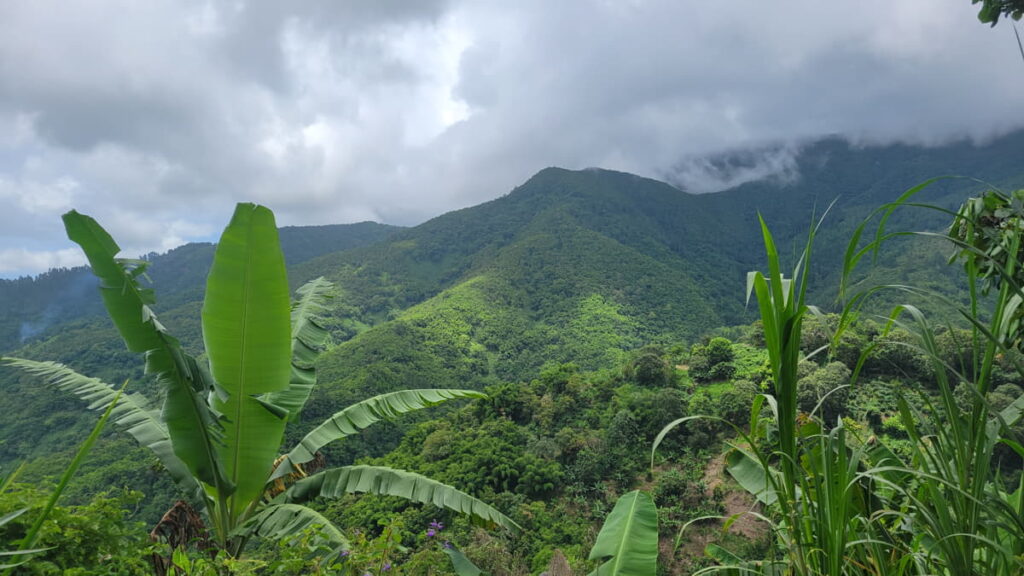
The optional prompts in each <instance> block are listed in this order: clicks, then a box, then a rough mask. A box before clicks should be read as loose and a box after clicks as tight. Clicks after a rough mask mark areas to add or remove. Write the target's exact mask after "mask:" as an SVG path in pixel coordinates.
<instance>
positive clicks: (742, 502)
mask: <svg viewBox="0 0 1024 576" xmlns="http://www.w3.org/2000/svg"><path fill="white" fill-rule="evenodd" d="M725 480H726V478H725V454H720V455H718V456H716V457H715V458H714V459H712V460H711V462H709V463H708V467H707V469H706V470H705V471H704V484H705V485H706V486H707V487H708V489H707V496H708V498H711V497H712V496H713V495H714V493H715V488H717V487H719V486H721V485H722V484H724V483H725ZM722 504H723V505H724V506H725V512H724V513H723V516H725V517H726V518H728V517H730V516H733V515H735V514H742V516H739V517H738V518H736V520H735V521H734V522H733V523H732V526H729V532H733V533H735V534H741V535H743V536H745V537H747V538H749V539H751V540H756V539H757V538H759V537H761V536H762V535H763V534H764V533H765V531H766V530H767V526H765V524H764V522H762V521H761V520H758V519H757V518H756V517H755V516H753V515H752V514H745V512H759V511H760V510H761V506H760V505H759V504H758V503H757V501H756V500H755V499H754V497H753V496H751V495H750V494H748V493H747V492H746V491H744V490H741V489H736V490H729V491H728V492H726V494H725V499H724V501H723V502H722ZM721 524H722V522H719V526H721Z"/></svg>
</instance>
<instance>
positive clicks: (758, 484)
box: [726, 449, 778, 506]
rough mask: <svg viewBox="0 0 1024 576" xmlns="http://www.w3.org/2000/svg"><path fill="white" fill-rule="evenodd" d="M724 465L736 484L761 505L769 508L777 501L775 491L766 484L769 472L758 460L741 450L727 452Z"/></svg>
mask: <svg viewBox="0 0 1024 576" xmlns="http://www.w3.org/2000/svg"><path fill="white" fill-rule="evenodd" d="M726 464H727V465H726V469H727V470H728V471H729V474H731V475H732V477H733V478H735V479H736V482H738V483H739V485H740V486H742V487H743V489H744V490H746V491H747V492H750V493H751V494H752V495H753V496H754V497H755V498H757V499H758V500H759V501H760V502H761V503H762V504H766V505H769V506H770V505H772V504H774V503H775V501H776V500H777V499H778V497H777V496H776V494H775V489H774V488H773V487H772V486H771V484H770V483H769V482H768V473H769V472H768V471H767V470H765V467H764V466H763V465H762V464H761V462H760V461H759V460H757V459H756V458H754V457H753V456H751V455H750V454H748V453H747V452H745V451H743V450H739V449H735V450H733V451H732V452H729V455H728V457H727V458H726ZM773 473H774V471H773Z"/></svg>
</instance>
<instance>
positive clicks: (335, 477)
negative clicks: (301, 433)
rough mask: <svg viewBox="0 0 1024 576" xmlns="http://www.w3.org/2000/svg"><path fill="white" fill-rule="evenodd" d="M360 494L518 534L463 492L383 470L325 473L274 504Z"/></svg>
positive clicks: (351, 469)
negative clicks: (448, 512) (434, 509)
mask: <svg viewBox="0 0 1024 576" xmlns="http://www.w3.org/2000/svg"><path fill="white" fill-rule="evenodd" d="M358 492H367V493H370V494H380V495H386V496H398V497H401V498H405V499H406V500H411V501H413V502H421V503H424V504H433V505H434V506H437V507H438V508H445V509H448V510H452V511H455V512H458V513H460V514H468V515H470V516H472V517H473V518H474V519H475V520H477V521H482V522H483V523H485V524H487V525H492V526H493V525H497V526H502V527H504V528H507V529H508V530H511V531H513V532H516V531H518V530H519V525H518V524H516V523H515V522H513V521H512V519H511V518H509V517H507V516H505V515H504V514H502V513H501V512H498V511H497V510H495V509H494V508H492V507H491V506H489V505H488V504H485V503H484V502H483V501H481V500H478V499H476V498H474V497H472V496H470V495H469V494H466V493H465V492H462V491H461V490H458V489H456V488H453V487H451V486H449V485H447V484H442V483H441V482H438V481H437V480H431V479H430V478H427V477H426V476H421V475H419V474H416V473H415V472H406V471H404V470H395V469H393V468H386V467H383V466H345V467H343V468H332V469H330V470H325V471H323V472H320V473H319V474H314V475H312V476H310V477H308V478H303V479H302V480H299V481H298V482H296V483H295V484H293V485H292V486H291V487H290V488H288V490H286V491H284V492H283V493H281V494H280V495H279V496H278V497H277V498H275V499H274V503H275V504H286V503H302V502H308V501H309V500H312V499H313V498H316V497H318V496H322V497H325V498H339V497H341V496H344V495H345V494H354V493H358Z"/></svg>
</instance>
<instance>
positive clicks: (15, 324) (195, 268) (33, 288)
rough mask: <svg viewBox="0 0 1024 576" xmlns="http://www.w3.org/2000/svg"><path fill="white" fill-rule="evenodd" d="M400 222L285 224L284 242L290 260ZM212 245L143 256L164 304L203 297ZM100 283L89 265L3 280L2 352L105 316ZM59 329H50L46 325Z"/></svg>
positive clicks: (373, 237) (384, 233) (366, 239)
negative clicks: (65, 326)
mask: <svg viewBox="0 0 1024 576" xmlns="http://www.w3.org/2000/svg"><path fill="white" fill-rule="evenodd" d="M398 230H400V228H399V227H397V226H388V225H384V224H378V223H376V222H361V223H358V224H335V225H330V226H286V227H284V228H281V231H280V235H281V247H282V249H283V250H284V253H285V259H286V260H287V262H288V263H289V264H291V265H297V264H301V263H302V262H305V261H307V260H310V259H312V258H316V257H317V256H320V255H322V254H324V253H325V252H328V251H336V250H347V249H350V248H357V247H360V246H366V245H368V244H373V243H375V242H380V241H382V240H385V239H387V238H388V237H390V236H391V235H392V234H394V233H395V232H396V231H398ZM213 249H214V246H213V244H209V243H191V244H186V245H184V246H181V247H178V248H175V249H173V250H171V251H169V252H167V253H165V254H148V255H145V256H142V258H143V259H145V260H148V261H149V262H150V268H149V271H148V274H149V276H150V277H151V278H152V280H153V284H154V285H155V286H157V287H159V292H160V304H161V308H162V309H165V310H166V309H169V308H174V307H176V306H180V305H182V304H185V303H187V302H194V301H201V300H202V294H203V290H204V287H205V281H206V273H207V271H208V270H209V268H210V263H211V262H212V261H213ZM96 287H97V282H96V279H95V278H94V277H93V275H92V273H90V272H89V270H88V269H87V268H85V267H76V268H70V269H68V268H61V269H54V270H50V271H49V272H46V273H44V274H40V275H39V276H36V277H27V276H26V277H22V278H17V279H13V280H6V279H0V351H5V350H13V349H14V348H17V347H18V346H19V345H20V344H21V343H24V342H26V341H28V340H30V339H38V338H45V337H47V335H48V334H55V333H57V332H59V326H60V325H61V324H63V323H66V322H69V321H73V320H77V319H79V318H82V317H88V316H97V315H103V314H104V312H103V305H102V302H101V301H100V299H99V298H98V297H97V293H96ZM49 328H56V330H52V331H50V332H49V333H47V329H49Z"/></svg>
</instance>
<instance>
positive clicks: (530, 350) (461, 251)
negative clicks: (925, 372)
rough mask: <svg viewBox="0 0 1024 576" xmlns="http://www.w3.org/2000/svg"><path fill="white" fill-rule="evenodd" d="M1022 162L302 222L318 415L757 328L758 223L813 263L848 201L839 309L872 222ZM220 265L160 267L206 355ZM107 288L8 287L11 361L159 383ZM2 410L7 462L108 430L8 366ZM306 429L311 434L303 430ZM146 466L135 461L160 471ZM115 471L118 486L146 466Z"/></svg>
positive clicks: (956, 155) (73, 273)
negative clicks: (323, 287) (818, 225)
mask: <svg viewBox="0 0 1024 576" xmlns="http://www.w3.org/2000/svg"><path fill="white" fill-rule="evenodd" d="M1022 151H1024V132H1021V133H1016V134H1013V135H1010V136H1006V137H1004V138H1001V139H998V140H995V141H993V142H991V143H989V144H987V145H985V146H977V147H976V146H971V145H969V144H964V143H960V144H954V145H950V146H945V147H941V148H919V147H911V146H902V145H900V146H887V147H855V146H851V145H850V144H848V143H846V142H843V141H841V140H837V139H828V140H824V141H820V142H817V143H813V144H808V145H807V146H805V147H804V148H803V150H802V152H801V153H800V154H799V155H798V156H797V159H796V162H797V168H798V173H799V178H798V179H796V180H794V181H787V182H776V181H771V180H767V181H761V182H752V183H748V184H745V185H742V186H740V187H738V188H735V189H732V190H727V191H723V192H719V193H715V194H706V195H693V194H688V193H686V192H683V191H681V190H679V189H677V188H675V187H673V186H670V185H668V184H666V183H663V182H658V181H655V180H651V179H647V178H641V177H638V176H635V175H631V174H626V173H621V172H613V171H608V170H599V169H588V170H582V171H570V170H563V169H559V168H548V169H545V170H542V171H540V172H539V173H537V174H536V175H535V176H534V177H533V178H531V179H530V180H529V181H527V182H526V183H524V184H523V185H521V186H519V187H517V188H516V189H515V190H513V191H511V192H510V193H509V194H507V195H505V196H503V197H501V198H498V199H496V200H493V201H491V202H487V203H484V204H481V205H479V206H475V207H471V208H466V209H463V210H458V211H455V212H450V213H448V214H444V215H442V216H439V217H437V218H434V219H432V220H430V221H428V222H426V223H423V224H421V225H419V226H416V227H413V228H408V229H396V228H394V227H386V226H381V225H375V224H370V223H365V224H361V225H354V226H349V227H318V228H294V229H284V230H283V231H282V243H283V244H284V248H285V254H286V258H287V259H288V262H289V268H290V277H291V281H292V283H293V285H295V286H298V285H299V284H301V283H302V282H304V281H306V280H308V279H311V278H314V277H316V276H320V275H323V276H326V277H327V278H329V279H331V280H333V281H334V282H336V284H337V285H338V287H339V294H338V297H336V298H335V299H334V302H333V304H332V310H331V317H330V318H329V322H328V323H329V327H330V329H331V332H332V337H333V345H332V348H331V349H330V350H329V351H328V352H327V353H326V354H324V356H323V357H322V361H321V363H320V366H319V368H320V382H321V386H320V387H319V388H318V390H317V391H316V392H315V397H314V398H313V399H312V401H311V402H310V404H309V407H308V408H307V411H306V413H305V414H304V421H305V422H317V421H319V420H320V419H322V417H324V416H325V415H327V414H330V413H333V412H334V411H335V410H336V409H337V408H338V407H339V406H342V405H345V403H347V402H348V401H350V400H351V399H353V398H363V397H365V396H367V395H369V394H372V393H379V392H382V391H386V390H391V389H396V388H409V387H419V386H438V387H444V386H454V387H472V388H482V387H484V386H487V385H492V384H499V383H503V382H515V381H524V380H530V379H532V378H535V377H536V375H537V374H538V373H539V372H540V370H541V368H542V367H544V366H546V365H559V364H562V363H565V362H574V363H576V364H577V365H578V366H580V367H581V368H583V369H587V370H590V369H600V368H604V367H610V366H616V365H618V364H620V363H621V362H622V361H623V360H624V358H626V355H627V353H628V352H629V351H630V350H633V349H635V348H638V347H640V346H642V345H644V344H647V343H655V344H662V345H673V344H677V343H680V342H692V341H695V340H697V339H698V338H700V337H701V336H702V335H704V334H706V333H707V332H709V331H711V330H713V329H715V328H718V327H721V326H728V325H736V324H742V323H747V322H749V321H750V320H752V319H753V315H752V312H750V311H747V310H746V309H745V306H744V300H743V297H744V287H745V284H744V283H745V275H746V272H747V271H748V270H751V269H753V268H756V267H759V266H760V265H761V254H762V251H761V239H760V232H759V229H758V226H757V214H758V212H760V213H761V214H763V215H764V217H765V219H766V220H767V221H768V223H769V224H770V226H771V227H772V229H773V231H774V232H775V233H776V235H777V241H778V243H779V245H780V246H782V247H791V248H792V250H793V252H794V253H796V252H798V247H799V246H800V245H801V243H802V240H803V238H804V237H805V235H806V231H807V228H808V226H809V225H810V223H811V222H812V220H813V217H814V215H815V214H820V213H821V212H822V211H823V210H824V209H825V207H826V206H828V204H829V203H830V202H832V200H834V199H836V198H837V197H838V201H837V203H836V205H835V207H834V209H833V211H832V213H831V214H830V215H829V217H828V220H827V222H826V227H825V229H824V231H823V233H822V235H821V237H820V241H819V243H818V245H817V252H816V260H817V262H818V264H819V265H818V266H816V267H815V276H814V278H813V279H812V280H813V290H814V294H813V296H814V298H813V299H814V301H816V302H818V303H820V304H822V305H825V306H827V305H828V304H829V303H830V302H831V301H832V299H833V298H834V293H835V285H836V280H837V274H838V266H839V258H840V257H841V254H842V251H843V250H844V249H845V245H846V238H848V237H849V234H850V231H851V230H852V228H853V227H854V226H855V225H856V224H857V223H859V222H860V220H861V219H862V218H863V217H864V216H865V215H867V214H868V213H869V211H870V210H872V209H874V208H875V207H877V206H879V205H880V204H882V203H884V202H887V201H891V200H893V199H895V198H896V197H897V196H899V194H901V193H902V192H903V191H904V190H906V189H907V188H908V187H910V186H912V185H914V184H917V183H919V182H921V181H923V180H924V179H926V178H928V177H932V176H937V175H945V174H958V175H964V176H971V177H975V178H979V179H984V180H987V181H990V182H993V183H994V184H996V185H1000V186H1021V185H1024V167H1022V166H1020V165H1019V159H1020V158H1021V157H1022V154H1021V152H1022ZM981 188H982V185H981V184H979V183H978V182H975V181H972V180H966V179H959V180H946V181H942V182H940V183H939V184H937V185H936V186H934V187H932V188H930V189H928V191H927V192H926V197H927V199H929V200H931V201H935V202H938V203H940V204H943V205H946V206H950V207H952V206H954V205H956V204H958V203H959V202H961V201H962V200H963V199H964V198H965V197H966V196H967V195H969V194H971V193H973V192H975V191H977V190H979V189H981ZM946 221H947V219H946V218H945V217H943V216H941V215H928V214H926V213H920V212H917V213H908V214H897V215H896V216H895V217H894V218H893V224H894V225H895V226H905V227H911V228H925V229H940V228H941V227H942V226H943V225H945V223H946ZM211 254H212V247H211V246H210V245H207V244H193V245H188V246H184V247H181V248H178V249H176V250H173V251H171V252H170V253H168V254H166V255H160V256H157V255H153V256H151V257H150V258H149V259H150V260H151V262H152V266H151V272H150V276H151V277H152V279H153V281H154V284H155V287H156V290H157V295H158V306H157V311H158V313H160V317H161V320H162V321H163V322H164V323H165V324H166V325H167V326H168V328H169V329H170V330H171V331H172V333H174V334H176V335H177V336H178V337H179V338H180V339H181V340H182V342H183V343H184V344H185V345H186V346H187V347H188V348H190V349H192V350H193V351H196V352H198V351H200V348H201V337H200V331H199V324H198V318H199V306H200V300H201V297H202V290H203V284H202V278H203V277H204V276H205V273H206V268H207V267H208V265H209V260H210V257H211ZM895 256H896V257H897V259H896V262H897V264H896V265H895V266H893V265H890V266H889V267H887V268H882V269H878V270H875V271H873V272H872V274H873V275H874V276H875V278H893V279H900V278H916V279H922V278H923V279H926V280H929V281H931V282H933V283H934V284H936V285H942V284H943V283H942V282H941V281H939V280H940V279H941V278H942V274H945V272H943V271H941V268H939V266H940V265H941V264H942V262H943V261H944V254H941V253H938V252H935V251H934V250H933V249H932V248H931V247H929V246H928V245H926V244H923V243H920V242H914V243H909V244H905V245H903V246H902V247H898V248H897V249H896V252H895ZM883 261H889V260H883ZM937 279H939V280H937ZM90 282H91V280H88V276H86V275H85V272H84V271H83V270H70V271H68V270H59V271H53V272H50V273H48V274H45V275H42V276H40V277H37V278H34V279H19V280H14V281H3V282H0V302H2V303H3V304H2V306H3V309H0V328H2V329H0V350H3V349H11V348H13V347H14V346H17V345H18V343H19V342H20V341H22V340H24V345H23V346H21V347H20V348H18V349H16V350H13V351H12V355H23V356H27V357H32V358H39V359H55V360H60V361H64V362H66V363H68V364H69V365H71V366H72V367H74V368H76V369H78V370H80V371H82V372H85V373H89V374H94V375H97V376H101V377H103V378H106V379H108V381H121V380H123V379H124V378H126V377H131V378H133V379H139V378H141V367H140V365H139V363H138V361H137V359H134V358H131V357H130V356H129V355H128V354H127V353H126V352H124V350H123V346H122V345H121V344H120V342H119V341H118V340H117V339H116V336H115V334H114V331H113V329H112V328H111V327H110V325H109V323H108V322H107V321H106V320H105V319H102V317H101V316H97V315H96V314H97V313H98V312H99V298H98V296H97V295H96V294H95V292H94V291H93V290H92V286H94V283H93V284H90ZM26 326H27V327H28V328H30V329H31V330H30V331H31V332H33V333H32V334H26V333H25V328H26ZM133 381H135V380H133ZM138 386H139V387H140V388H143V389H144V388H145V383H142V384H139V385H138ZM0 403H2V404H3V405H5V406H14V405H17V406H19V407H21V409H20V410H18V411H17V412H16V413H5V414H4V415H0V438H3V439H4V441H3V443H0V464H2V463H5V462H9V461H11V460H16V459H25V458H30V459H31V458H37V457H41V456H43V455H52V454H54V453H57V454H60V453H62V452H61V451H63V450H65V449H66V447H67V446H69V445H71V444H73V443H74V442H75V441H77V439H78V438H79V437H80V435H81V433H82V430H83V429H84V427H85V426H87V422H91V421H92V418H93V417H92V416H91V415H85V414H84V413H83V412H82V411H81V409H80V405H79V404H78V402H77V401H76V400H75V399H73V398H70V397H65V396H63V395H59V394H53V393H52V392H51V391H49V390H47V389H43V388H41V387H40V386H39V385H38V383H35V382H32V381H30V380H28V379H25V378H20V377H17V376H14V375H12V374H10V373H5V374H0ZM40 423H42V424H41V425H40ZM409 423H414V422H413V420H409V421H407V422H406V424H405V425H408V424H409ZM405 425H403V427H402V428H399V427H397V426H391V427H387V426H383V427H380V428H377V429H376V430H375V431H374V434H375V435H373V436H367V437H364V438H362V439H361V440H360V441H358V442H351V443H349V444H346V447H345V448H343V449H340V450H339V452H337V453H335V454H333V456H334V457H338V458H351V457H353V456H354V455H356V454H365V453H369V454H377V455H379V454H383V453H385V452H386V451H387V450H388V449H389V448H390V447H392V446H395V445H396V444H397V442H398V441H399V439H400V437H401V435H402V431H403V429H404V426H405ZM40 427H42V428H43V429H44V430H45V436H44V438H43V439H42V441H39V440H37V438H39V432H38V430H39V429H40ZM301 432H302V430H301V424H300V426H299V428H297V429H295V430H291V431H290V432H289V433H290V434H292V435H297V434H299V433H301ZM132 454H134V456H132ZM139 454H141V453H131V454H129V455H128V456H126V457H125V458H128V459H130V458H132V457H135V458H139V457H142V458H145V457H144V456H139ZM48 457H49V456H48ZM50 459H51V460H52V462H49V463H48V464H37V465H36V469H37V470H38V471H39V472H40V473H42V472H44V471H46V470H48V469H53V468H54V466H59V463H60V459H59V458H50ZM105 465H106V466H108V467H109V471H108V473H107V475H106V478H107V479H109V478H112V477H114V474H115V471H116V474H120V475H121V476H119V477H118V478H120V477H123V476H125V474H126V472H124V469H125V467H126V466H128V467H130V466H129V464H126V463H125V462H121V464H119V465H117V466H115V465H114V464H113V463H107V464H105ZM118 466H120V468H119V467H118ZM136 467H137V465H136ZM100 472H102V471H101V470H100V471H97V473H100ZM146 481H147V482H148V481H149V480H146ZM96 483H97V484H101V483H102V481H101V480H99V479H97V481H96Z"/></svg>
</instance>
